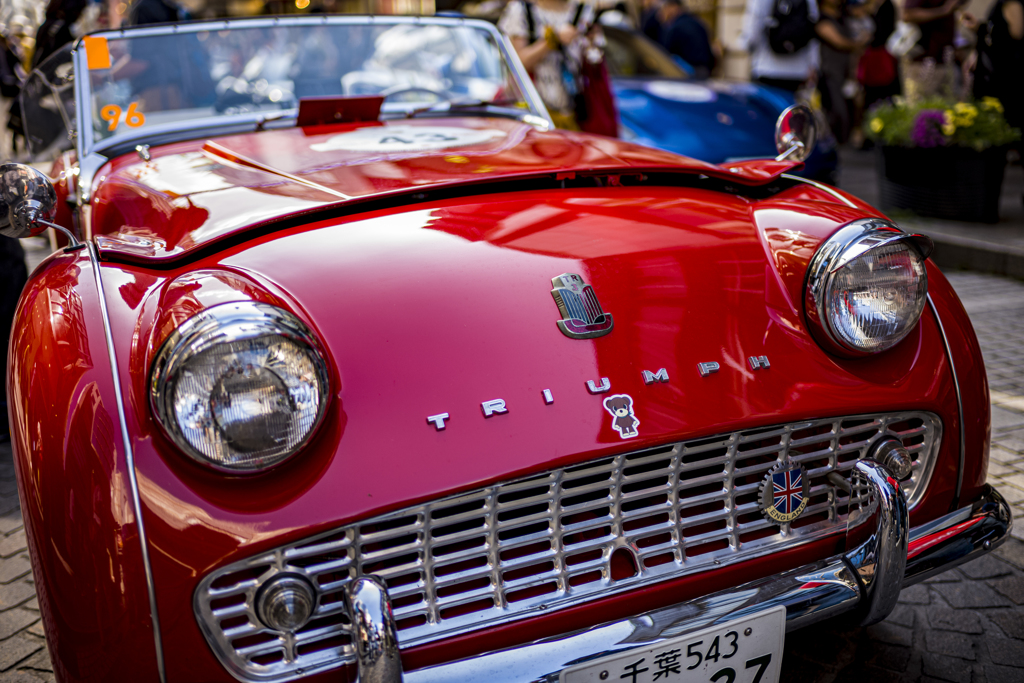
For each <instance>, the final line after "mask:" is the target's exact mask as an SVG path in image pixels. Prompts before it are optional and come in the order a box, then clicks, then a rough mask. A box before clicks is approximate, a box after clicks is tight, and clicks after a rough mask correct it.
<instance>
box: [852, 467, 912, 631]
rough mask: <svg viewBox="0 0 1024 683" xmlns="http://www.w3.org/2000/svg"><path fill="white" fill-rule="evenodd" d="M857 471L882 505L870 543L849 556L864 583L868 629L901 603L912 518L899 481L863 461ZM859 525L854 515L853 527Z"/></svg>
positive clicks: (864, 613) (864, 608) (864, 611)
mask: <svg viewBox="0 0 1024 683" xmlns="http://www.w3.org/2000/svg"><path fill="white" fill-rule="evenodd" d="M855 471H856V472H857V474H858V475H860V476H861V477H863V478H864V479H866V480H867V482H868V483H869V484H870V485H871V492H872V497H873V498H874V499H875V502H876V504H877V506H878V509H877V515H878V523H877V527H875V529H874V531H873V532H872V534H871V536H870V537H869V538H868V540H867V541H865V542H864V543H863V544H862V545H860V546H859V547H858V548H857V549H856V550H854V551H853V552H851V553H848V554H847V556H846V560H847V561H848V562H849V563H850V564H851V565H852V567H853V569H854V572H855V573H856V575H857V578H858V580H859V581H860V583H861V589H862V591H863V596H864V597H863V605H862V615H863V616H862V619H861V624H862V625H864V626H867V625H868V624H874V623H876V622H879V621H881V620H883V619H885V618H886V617H887V616H888V615H889V613H890V612H891V611H892V610H893V608H894V607H895V606H896V601H897V600H899V597H900V590H901V588H902V587H903V575H904V574H905V573H906V568H907V544H908V542H909V539H910V515H909V513H908V511H907V497H906V495H905V494H904V493H903V489H902V488H901V487H900V483H899V481H898V480H897V479H896V478H895V477H894V476H892V474H891V473H890V472H889V471H888V470H887V469H886V468H885V467H883V466H882V465H879V464H878V463H876V462H872V461H870V460H859V461H857V464H856V470H855ZM855 522H856V520H854V519H852V516H851V520H850V524H851V526H852V525H853V524H855Z"/></svg>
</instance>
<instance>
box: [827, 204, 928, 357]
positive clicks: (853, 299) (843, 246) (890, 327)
mask: <svg viewBox="0 0 1024 683" xmlns="http://www.w3.org/2000/svg"><path fill="white" fill-rule="evenodd" d="M931 248H932V244H931V240H930V239H928V238H927V237H925V236H923V235H910V234H907V233H904V232H902V231H900V230H899V229H898V228H896V226H894V225H892V224H891V223H889V222H887V221H882V220H878V219H868V220H862V221H856V222H854V223H851V224H850V225H848V226H846V227H845V228H843V229H842V230H840V231H839V232H837V233H836V234H835V235H833V236H832V237H831V238H829V239H828V240H826V242H825V243H824V244H823V245H822V246H821V247H820V248H819V249H818V252H817V253H816V254H815V255H814V258H813V259H812V260H811V266H810V269H809V273H808V283H807V317H808V319H809V320H810V322H811V323H812V330H814V331H815V332H817V333H818V335H817V336H818V337H819V339H820V340H822V341H823V342H825V344H826V346H828V347H830V350H832V351H835V352H838V353H840V354H842V355H863V354H870V353H879V352H881V351H885V350H886V349H889V348H892V347H893V346H895V345H896V344H898V343H899V342H900V341H901V340H903V338H904V337H906V336H907V335H908V334H910V331H911V330H913V329H914V326H915V325H916V324H917V321H918V320H919V319H920V317H921V313H922V311H923V310H924V305H925V300H926V297H927V295H928V276H927V273H926V271H925V265H924V261H925V259H926V258H927V257H928V254H929V253H931Z"/></svg>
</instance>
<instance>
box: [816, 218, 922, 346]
mask: <svg viewBox="0 0 1024 683" xmlns="http://www.w3.org/2000/svg"><path fill="white" fill-rule="evenodd" d="M897 242H905V243H906V244H908V245H909V247H910V249H912V250H913V251H914V252H916V254H917V255H918V256H919V257H920V258H921V264H922V268H923V266H924V262H925V261H926V260H927V259H928V256H929V255H931V253H932V250H933V249H934V243H933V242H932V240H931V238H930V237H928V236H927V235H920V234H913V233H907V232H903V231H902V230H900V229H899V227H897V226H896V225H895V224H893V223H892V222H890V221H887V220H884V219H881V218H864V219H860V220H856V221H853V222H852V223H850V224H848V225H846V226H844V227H842V228H840V229H839V230H838V231H837V232H836V233H835V234H833V235H832V236H831V237H829V238H828V239H827V240H825V241H824V242H823V243H822V244H821V246H820V247H818V250H817V252H815V254H814V257H813V258H812V259H811V263H810V265H809V266H808V269H807V282H806V285H805V288H804V291H805V301H804V309H805V313H806V316H807V320H808V322H809V324H810V329H811V332H812V333H813V334H814V336H815V338H816V339H817V340H818V342H819V343H820V344H821V346H822V347H824V348H825V350H827V351H829V352H831V353H833V354H835V355H838V356H843V357H847V358H858V357H864V356H870V355H874V354H878V353H882V352H884V351H887V350H889V349H891V348H893V347H894V346H896V345H897V344H899V343H900V342H901V341H903V339H905V338H906V337H907V335H909V334H910V332H912V331H913V330H914V328H915V327H916V325H917V321H918V320H919V319H920V312H919V313H918V315H917V317H916V319H915V320H914V321H913V323H911V324H909V325H907V326H906V329H905V330H904V332H903V334H902V335H900V336H899V337H898V338H895V339H893V340H892V341H890V342H887V343H886V344H884V345H881V346H879V347H876V348H862V347H859V346H856V345H854V344H851V343H849V342H847V341H846V340H844V339H843V338H842V336H841V335H839V334H838V333H837V332H836V330H835V326H834V325H835V323H834V321H833V320H832V317H831V316H830V315H829V313H828V292H829V290H830V289H831V284H832V280H833V278H834V277H835V276H836V274H837V273H838V272H839V271H840V270H841V269H842V268H844V267H845V266H847V265H848V264H850V263H851V262H853V261H854V260H856V259H857V258H860V257H862V256H864V255H866V254H868V253H869V252H871V251H872V250H875V249H879V248H881V247H885V246H889V245H892V244H894V243H897ZM923 277H924V293H923V295H922V297H921V311H923V308H924V305H925V300H926V299H927V296H928V280H927V271H923Z"/></svg>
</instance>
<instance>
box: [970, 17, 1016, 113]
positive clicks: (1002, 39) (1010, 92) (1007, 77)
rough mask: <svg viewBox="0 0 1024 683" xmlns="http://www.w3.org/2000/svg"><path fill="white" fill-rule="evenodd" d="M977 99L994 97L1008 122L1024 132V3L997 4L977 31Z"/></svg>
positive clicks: (975, 84)
mask: <svg viewBox="0 0 1024 683" xmlns="http://www.w3.org/2000/svg"><path fill="white" fill-rule="evenodd" d="M974 97H975V98H977V99H979V100H980V99H982V98H984V97H994V98H996V99H997V100H999V102H1000V104H1001V105H1002V107H1003V114H1004V115H1005V116H1006V121H1007V122H1008V123H1009V124H1010V125H1011V126H1013V127H1014V128H1019V129H1021V130H1024V3H1022V0H996V3H995V4H994V5H993V6H992V9H991V10H990V12H989V15H988V19H987V20H986V22H985V23H984V24H981V25H980V26H979V27H978V45H977V54H976V56H975V58H974Z"/></svg>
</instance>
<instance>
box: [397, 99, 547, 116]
mask: <svg viewBox="0 0 1024 683" xmlns="http://www.w3.org/2000/svg"><path fill="white" fill-rule="evenodd" d="M522 103H523V102H522V100H498V101H492V100H459V101H458V102H455V101H452V100H445V101H444V102H437V103H436V104H431V105H428V106H426V107H416V108H415V109H410V110H409V111H407V112H405V118H407V119H411V118H415V117H416V116H419V115H420V114H436V113H439V112H450V111H472V110H474V109H480V110H483V111H484V112H486V113H488V114H495V115H497V116H511V117H513V118H517V119H518V118H522V117H523V116H527V115H528V114H529V113H530V110H529V109H526V108H522V109H520V108H519V107H517V106H516V105H519V104H522ZM510 105H511V106H510Z"/></svg>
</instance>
